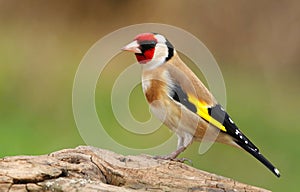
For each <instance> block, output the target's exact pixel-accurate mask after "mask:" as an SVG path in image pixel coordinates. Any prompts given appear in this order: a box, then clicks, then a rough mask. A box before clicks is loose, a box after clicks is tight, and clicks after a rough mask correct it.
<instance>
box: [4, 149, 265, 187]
mask: <svg viewBox="0 0 300 192" xmlns="http://www.w3.org/2000/svg"><path fill="white" fill-rule="evenodd" d="M0 191H109V192H110V191H111V192H117V191H121V192H123V191H124V192H127V191H128V192H129V191H193V192H196V191H197V192H199V191H210V192H234V191H236V192H238V191H243V192H258V191H259V192H267V191H268V190H265V189H261V188H257V187H254V186H250V185H246V184H243V183H239V182H237V181H234V180H232V179H229V178H225V177H222V176H218V175H215V174H211V173H208V172H205V171H201V170H197V169H195V168H193V167H190V166H188V165H186V164H182V163H179V162H174V161H167V160H156V159H153V158H152V157H151V156H148V155H139V156H123V155H120V154H116V153H114V152H111V151H107V150H104V149H99V148H95V147H90V146H79V147H77V148H75V149H64V150H61V151H57V152H54V153H51V154H49V155H41V156H15V157H5V158H2V159H0Z"/></svg>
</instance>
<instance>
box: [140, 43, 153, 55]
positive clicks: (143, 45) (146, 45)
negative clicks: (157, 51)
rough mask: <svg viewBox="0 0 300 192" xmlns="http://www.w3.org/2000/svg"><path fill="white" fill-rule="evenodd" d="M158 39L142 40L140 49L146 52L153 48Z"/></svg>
mask: <svg viewBox="0 0 300 192" xmlns="http://www.w3.org/2000/svg"><path fill="white" fill-rule="evenodd" d="M156 43H157V42H156V41H142V42H140V43H139V44H140V49H141V51H142V53H144V52H145V51H147V50H149V49H153V48H154V47H155V45H156Z"/></svg>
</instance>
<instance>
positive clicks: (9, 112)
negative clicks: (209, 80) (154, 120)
mask: <svg viewBox="0 0 300 192" xmlns="http://www.w3.org/2000/svg"><path fill="white" fill-rule="evenodd" d="M146 22H154V23H165V24H169V25H174V26H177V27H180V28H183V29H185V30H187V31H189V32H190V33H192V34H193V35H195V36H196V37H197V38H199V39H200V40H201V41H202V42H203V43H205V45H206V46H207V47H208V48H209V50H210V51H211V52H212V53H213V55H214V57H215V58H216V60H217V62H218V64H219V66H220V68H221V70H222V73H223V76H224V80H225V83H226V89H227V110H228V111H229V113H230V114H231V116H232V117H233V119H234V120H235V121H236V122H237V124H238V125H239V126H240V128H241V129H242V130H243V131H244V133H246V135H248V136H249V138H251V139H252V140H253V142H254V143H256V144H257V145H258V146H260V148H261V151H262V152H263V153H264V154H265V155H266V157H268V158H269V159H270V160H271V161H272V162H273V163H274V164H275V165H276V166H277V167H278V168H279V169H280V171H281V173H282V177H281V178H280V179H277V178H276V177H275V176H273V175H272V173H270V172H269V171H268V170H267V169H266V168H264V167H263V166H262V165H261V164H260V163H258V162H257V161H256V160H255V159H253V158H252V157H250V155H248V154H246V153H244V152H242V151H240V150H237V149H234V148H231V147H228V146H224V145H220V144H215V145H214V146H213V147H212V148H211V149H210V150H209V151H208V152H207V153H206V154H205V155H199V154H198V146H199V143H194V144H193V145H192V146H191V147H190V148H189V149H188V150H187V151H186V152H185V153H184V154H183V155H182V156H185V157H189V158H190V159H192V160H193V164H194V166H195V167H197V168H200V169H203V170H206V171H209V172H213V173H216V174H220V175H224V176H227V177H231V178H234V179H236V180H238V181H241V182H244V183H248V184H252V185H256V186H260V187H264V188H267V189H270V190H273V191H298V183H297V182H298V181H299V179H300V176H299V173H300V168H299V164H298V163H299V161H300V150H299V148H298V145H297V144H298V143H297V141H298V140H299V138H300V129H299V123H298V120H299V113H298V110H299V109H300V101H299V97H300V87H299V80H300V66H299V62H300V54H299V53H300V35H299V34H300V2H299V1H296V0H293V1H276V2H275V1H258V0H257V1H238V0H228V1H216V0H210V1H196V0H194V1H171V0H164V1H144V0H141V1H134V0H131V1H117V0H107V1H104V0H102V1H92V0H90V1H83V0H82V1H79V0H73V1H67V0H66V1H38V0H36V1H28V0H26V1H21V0H19V1H17V0H10V1H8V0H7V1H4V0H1V1H0V157H4V156H10V155H23V154H27V155H37V154H45V153H50V152H52V151H55V150H59V149H63V148H69V147H76V146H78V145H84V144H85V143H84V142H83V140H82V139H81V137H80V135H79V133H78V130H77V128H76V125H75V122H74V118H73V114H72V86H73V79H74V76H75V73H76V70H77V67H78V65H79V63H80V61H81V59H82V58H83V56H84V54H85V53H86V52H87V50H88V49H89V48H90V47H91V46H92V45H93V44H94V43H95V42H96V41H97V40H99V39H100V38H101V37H103V36H104V35H106V34H108V33H110V32H112V31H114V30H117V29H118V28H121V27H125V26H128V25H132V24H137V23H146ZM130 40H131V39H128V42H129V41H130ZM133 59H134V58H133V56H131V55H130V54H125V53H122V54H120V55H119V56H118V57H117V58H115V59H114V61H112V65H111V66H110V67H108V68H106V70H105V73H106V75H104V76H103V78H105V82H106V83H104V84H100V83H99V84H98V86H97V90H96V105H97V110H98V114H99V116H101V118H102V119H103V121H104V122H103V123H104V125H105V126H106V127H109V129H108V132H109V134H110V135H111V136H112V137H114V138H115V139H117V140H119V141H120V143H122V144H124V145H126V146H128V147H137V148H144V147H149V146H155V145H156V144H159V143H160V142H162V141H163V140H164V139H165V138H168V137H170V136H171V133H170V132H169V131H168V129H167V128H165V127H162V128H161V129H160V130H159V131H157V132H155V133H153V134H150V135H146V136H139V135H134V134H130V133H128V132H126V131H124V130H122V128H121V127H120V126H119V125H118V123H117V122H116V120H115V118H114V116H113V114H112V110H111V108H110V90H111V86H112V84H113V81H114V80H115V78H116V76H117V75H118V73H120V72H121V71H122V69H124V67H126V63H128V64H130V62H132V61H133ZM112 74H113V75H112ZM131 100H132V101H134V102H131V103H130V107H131V109H132V113H133V114H134V115H135V116H136V118H137V119H139V120H141V121H145V120H147V118H149V117H150V116H149V111H148V109H147V105H146V103H145V99H144V98H143V95H142V93H141V88H140V87H137V88H136V89H134V91H133V93H132V95H131ZM136 106H138V107H136ZM174 148H175V146H174Z"/></svg>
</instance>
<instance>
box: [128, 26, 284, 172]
mask: <svg viewBox="0 0 300 192" xmlns="http://www.w3.org/2000/svg"><path fill="white" fill-rule="evenodd" d="M122 50H123V51H129V52H132V53H134V54H135V57H136V59H137V61H138V63H139V64H140V65H141V66H142V89H143V93H144V95H145V97H146V101H147V102H148V104H149V108H150V111H151V112H152V113H153V114H154V115H155V116H156V117H157V118H158V119H159V120H160V121H162V122H163V123H164V124H165V125H166V126H167V127H168V128H169V129H171V130H172V131H173V132H174V133H175V134H176V135H177V137H178V144H177V149H176V150H175V151H173V152H172V153H170V154H168V155H165V156H159V157H160V158H162V159H166V160H175V159H176V158H177V157H178V155H179V154H180V153H182V152H183V151H184V150H185V149H186V148H187V147H188V146H189V145H190V144H191V143H192V142H193V141H202V139H203V138H204V135H206V136H205V137H206V139H207V138H208V140H210V138H212V141H213V142H214V140H215V142H219V143H223V144H227V145H229V146H233V147H237V148H240V149H243V150H245V151H246V152H248V153H250V154H251V155H252V156H253V157H255V158H256V159H257V160H258V161H260V162H261V163H262V164H264V165H265V166H266V167H267V168H268V169H269V170H270V171H271V172H273V173H274V174H275V175H276V176H277V177H280V172H279V170H278V169H277V168H276V167H275V166H274V165H273V164H272V163H271V162H270V161H268V160H267V159H266V158H265V157H264V156H263V155H262V154H261V153H260V151H259V149H258V148H257V147H256V146H255V145H254V144H253V143H252V142H251V141H250V140H249V139H248V138H247V137H246V136H245V135H244V134H243V133H242V131H241V130H240V129H239V128H238V127H237V125H236V124H235V122H234V121H233V120H232V119H231V117H230V116H229V114H228V113H227V112H226V111H225V110H224V108H223V107H222V105H220V104H219V103H218V102H217V100H216V99H215V97H214V96H213V95H212V93H211V92H210V91H209V90H208V89H207V88H206V86H205V85H204V84H203V83H202V82H201V81H200V80H199V78H198V77H197V76H196V75H195V74H194V73H193V71H192V70H191V69H190V68H189V67H188V66H187V65H186V64H185V63H184V62H183V61H182V60H181V58H180V57H179V55H178V53H177V51H176V49H175V48H174V46H173V45H172V44H171V43H170V41H169V40H168V39H167V38H166V37H165V36H163V35H162V34H159V33H153V32H146V33H141V34H138V35H137V36H136V37H135V38H134V39H133V41H132V42H131V43H129V44H127V45H126V46H124V47H123V48H122Z"/></svg>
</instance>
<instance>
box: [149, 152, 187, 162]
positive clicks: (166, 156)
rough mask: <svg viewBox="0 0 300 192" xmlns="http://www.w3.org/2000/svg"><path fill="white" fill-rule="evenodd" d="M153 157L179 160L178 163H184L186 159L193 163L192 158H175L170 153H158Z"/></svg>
mask: <svg viewBox="0 0 300 192" xmlns="http://www.w3.org/2000/svg"><path fill="white" fill-rule="evenodd" d="M154 159H163V160H170V161H176V162H180V163H184V162H186V161H188V162H189V163H190V164H193V162H192V160H190V159H188V158H185V157H183V158H176V157H174V156H173V155H172V154H170V155H161V156H160V155H158V156H155V157H154Z"/></svg>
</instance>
